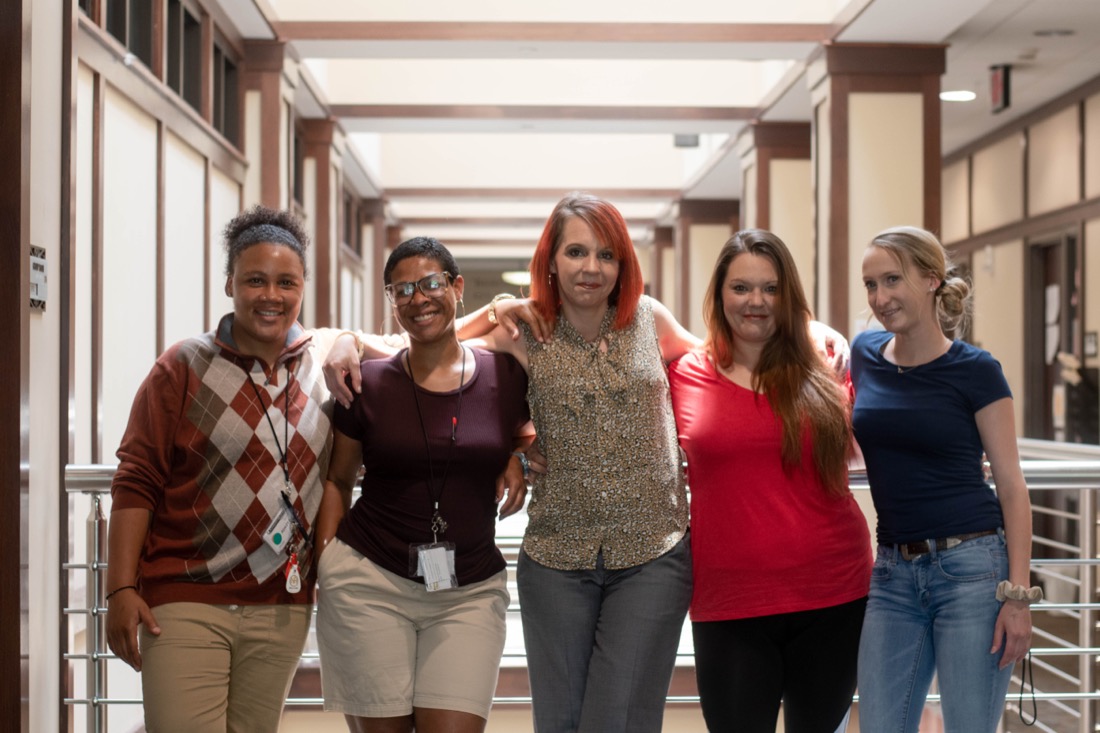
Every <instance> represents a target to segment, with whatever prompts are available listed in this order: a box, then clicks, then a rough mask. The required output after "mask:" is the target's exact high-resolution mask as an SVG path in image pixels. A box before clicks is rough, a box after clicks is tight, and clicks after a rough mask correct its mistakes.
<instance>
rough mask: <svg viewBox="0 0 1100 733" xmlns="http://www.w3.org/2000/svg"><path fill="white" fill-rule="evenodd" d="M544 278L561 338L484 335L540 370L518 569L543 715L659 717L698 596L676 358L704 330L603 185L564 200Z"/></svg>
mask: <svg viewBox="0 0 1100 733" xmlns="http://www.w3.org/2000/svg"><path fill="white" fill-rule="evenodd" d="M531 281H532V282H531V301H532V303H533V305H534V306H535V308H536V309H537V310H538V312H539V313H540V315H542V316H543V318H545V319H546V320H547V321H548V322H550V323H551V324H552V328H553V337H552V339H551V340H548V341H544V342H540V341H538V340H537V339H536V338H535V336H534V335H533V334H532V331H531V330H530V328H528V327H526V326H523V327H522V330H523V335H524V338H522V339H518V340H512V339H511V338H509V335H508V333H507V331H506V330H505V329H499V328H498V329H496V330H494V331H493V332H491V333H490V334H489V335H488V336H487V337H485V340H486V342H487V344H488V346H489V347H490V348H492V349H496V350H503V351H507V352H509V353H511V354H513V355H514V356H515V357H516V358H517V359H519V360H520V362H521V363H522V364H523V365H524V366H525V367H526V368H527V371H528V374H529V377H530V378H529V383H528V401H529V403H530V405H531V412H532V415H533V417H534V422H535V429H536V431H537V433H538V441H539V448H540V450H541V452H542V454H543V455H544V456H545V458H546V463H547V464H548V465H549V467H550V468H549V470H548V471H547V472H546V473H545V474H538V475H536V476H534V478H533V484H534V491H533V494H532V498H531V502H530V505H529V507H528V516H529V518H530V521H529V523H528V526H527V532H526V534H525V536H524V540H523V550H522V552H521V553H520V559H519V568H518V571H517V576H518V586H519V594H520V607H521V612H522V615H523V633H524V641H525V644H526V648H527V662H528V672H529V675H530V678H531V692H532V697H533V701H534V702H533V704H534V716H535V726H536V729H537V730H538V731H539V733H556V732H558V731H561V732H563V733H564V732H566V731H599V732H600V733H614V732H615V731H630V732H631V733H636V732H641V733H644V732H645V731H659V730H660V729H661V724H662V719H663V716H664V705H665V695H666V694H667V692H668V685H669V680H670V678H671V676H672V668H673V665H674V663H675V660H676V649H677V646H678V644H679V640H680V633H681V629H682V627H683V622H684V616H685V614H686V612H687V608H688V604H689V602H690V600H691V551H690V542H689V540H688V538H687V518H688V517H687V499H686V496H685V487H684V477H683V471H682V467H681V458H680V451H679V447H678V445H677V442H676V425H675V422H674V420H673V417H672V403H671V399H670V396H669V387H668V377H667V374H666V370H665V364H667V363H668V362H669V361H671V360H673V359H675V358H677V357H679V356H680V355H682V354H683V353H684V352H686V351H687V350H688V349H689V348H691V347H692V346H694V345H695V344H696V343H698V342H697V340H696V339H695V337H694V336H692V335H691V334H690V333H688V332H687V331H686V330H684V329H683V328H682V327H681V326H680V325H679V324H678V323H677V322H676V320H675V319H674V318H673V317H672V315H671V314H670V313H669V312H668V310H667V309H666V308H665V307H664V306H663V305H661V304H660V303H659V302H657V301H655V300H652V299H650V298H648V297H646V296H643V295H642V272H641V267H640V266H639V264H638V259H637V256H636V255H635V253H634V245H633V243H632V242H631V240H630V235H629V233H628V231H627V227H626V222H625V221H624V220H623V217H622V215H621V214H620V213H619V211H618V210H617V209H616V208H615V207H614V206H612V205H611V204H610V203H608V202H607V201H604V200H602V199H600V198H597V197H595V196H592V195H590V194H586V193H572V194H569V195H568V196H566V197H565V198H563V199H562V200H561V201H560V202H559V203H558V205H557V206H556V207H555V208H554V211H553V213H552V214H551V215H550V218H549V220H548V221H547V223H546V227H545V228H544V229H543V232H542V236H541V238H540V239H539V243H538V246H537V247H536V248H535V254H534V257H533V259H532V261H531ZM496 306H497V307H498V308H503V309H505V310H507V309H508V308H509V307H511V304H510V303H509V304H507V305H505V304H504V303H500V302H498V303H497V304H496ZM494 315H495V313H494Z"/></svg>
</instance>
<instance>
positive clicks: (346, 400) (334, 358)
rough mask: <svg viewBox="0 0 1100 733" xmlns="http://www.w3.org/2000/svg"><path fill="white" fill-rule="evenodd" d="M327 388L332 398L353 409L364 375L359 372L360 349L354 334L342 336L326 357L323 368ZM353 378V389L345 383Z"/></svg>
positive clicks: (334, 343)
mask: <svg viewBox="0 0 1100 733" xmlns="http://www.w3.org/2000/svg"><path fill="white" fill-rule="evenodd" d="M323 369H324V373H325V386H327V387H328V391H329V392H331V393H332V396H333V397H335V398H336V401H337V402H339V403H340V404H341V405H343V406H344V407H351V403H352V400H354V399H355V395H357V394H359V392H360V391H361V390H362V375H361V374H360V372H359V348H358V345H357V344H356V341H355V339H354V337H353V336H352V334H350V333H347V334H341V335H340V336H338V337H337V338H336V341H335V342H333V344H332V348H331V349H329V352H328V356H326V357H325V363H324V366H323ZM348 376H350V377H351V387H350V388H349V387H348V385H347V383H346V382H345V381H344V378H345V377H348Z"/></svg>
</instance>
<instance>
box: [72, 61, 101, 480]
mask: <svg viewBox="0 0 1100 733" xmlns="http://www.w3.org/2000/svg"><path fill="white" fill-rule="evenodd" d="M94 82H95V79H94V76H93V74H92V72H91V70H90V69H88V67H87V66H78V67H77V74H76V80H75V86H76V123H75V129H74V130H73V145H74V146H75V147H76V155H75V157H76V170H75V171H74V178H75V179H76V180H75V182H74V183H75V186H76V211H75V212H74V222H73V228H74V230H75V237H74V239H75V243H74V247H75V248H76V252H74V253H73V260H74V263H75V265H74V267H73V269H74V272H73V280H74V284H73V344H74V353H73V381H74V385H73V392H74V394H73V408H72V409H73V414H72V415H71V416H70V417H71V419H72V420H73V425H74V429H75V434H74V446H73V460H74V461H76V462H77V463H91V462H92V445H93V442H94V440H95V435H96V430H95V429H94V428H95V425H94V424H93V422H92V314H93V309H92V190H93V185H92V152H93V151H92V119H93V111H94V110H93V109H92V98H93V94H94Z"/></svg>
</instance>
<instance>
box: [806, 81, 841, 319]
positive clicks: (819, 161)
mask: <svg viewBox="0 0 1100 733" xmlns="http://www.w3.org/2000/svg"><path fill="white" fill-rule="evenodd" d="M830 104H831V102H830V100H828V99H826V100H825V101H823V102H822V103H821V104H819V105H818V106H817V108H816V109H815V111H814V125H813V131H814V132H813V134H814V135H815V136H816V137H815V140H814V151H815V153H816V156H817V157H816V158H814V160H813V162H812V165H814V166H816V167H817V170H816V171H815V186H814V194H815V198H814V213H815V214H816V218H817V231H816V232H815V236H814V243H815V245H816V248H817V272H815V273H814V281H815V283H816V284H817V302H816V303H811V305H812V306H813V308H814V312H815V313H817V317H818V318H819V319H820V320H822V321H824V322H826V323H832V314H831V313H830V312H829V294H830V292H831V291H832V288H831V287H830V286H831V283H830V282H829V253H830V251H831V243H830V242H829V218H830V217H829V212H830V210H831V208H830V206H829V194H830V190H829V179H830V177H831V175H832V172H831V165H830V162H831V161H832V156H833V146H832V140H831V134H832V133H831V131H830V129H829V127H830V125H829V105H830ZM811 297H813V296H811ZM832 325H833V326H835V327H836V328H837V330H839V331H841V332H842V333H843V332H844V330H845V327H846V326H847V324H844V323H833V324H832Z"/></svg>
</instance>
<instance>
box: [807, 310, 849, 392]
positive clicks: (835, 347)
mask: <svg viewBox="0 0 1100 733" xmlns="http://www.w3.org/2000/svg"><path fill="white" fill-rule="evenodd" d="M810 336H812V337H813V340H814V345H815V346H817V351H818V353H819V354H821V358H822V359H824V360H825V363H826V364H828V365H829V367H831V368H832V370H833V371H834V372H836V375H837V376H838V377H839V378H841V380H843V379H844V376H845V375H846V374H847V373H848V361H849V359H850V357H851V355H852V350H851V348H850V347H849V346H848V339H846V338H844V336H842V335H841V333H840V332H839V331H836V330H834V329H833V328H831V327H829V326H826V325H825V324H824V323H822V322H821V321H810Z"/></svg>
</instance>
